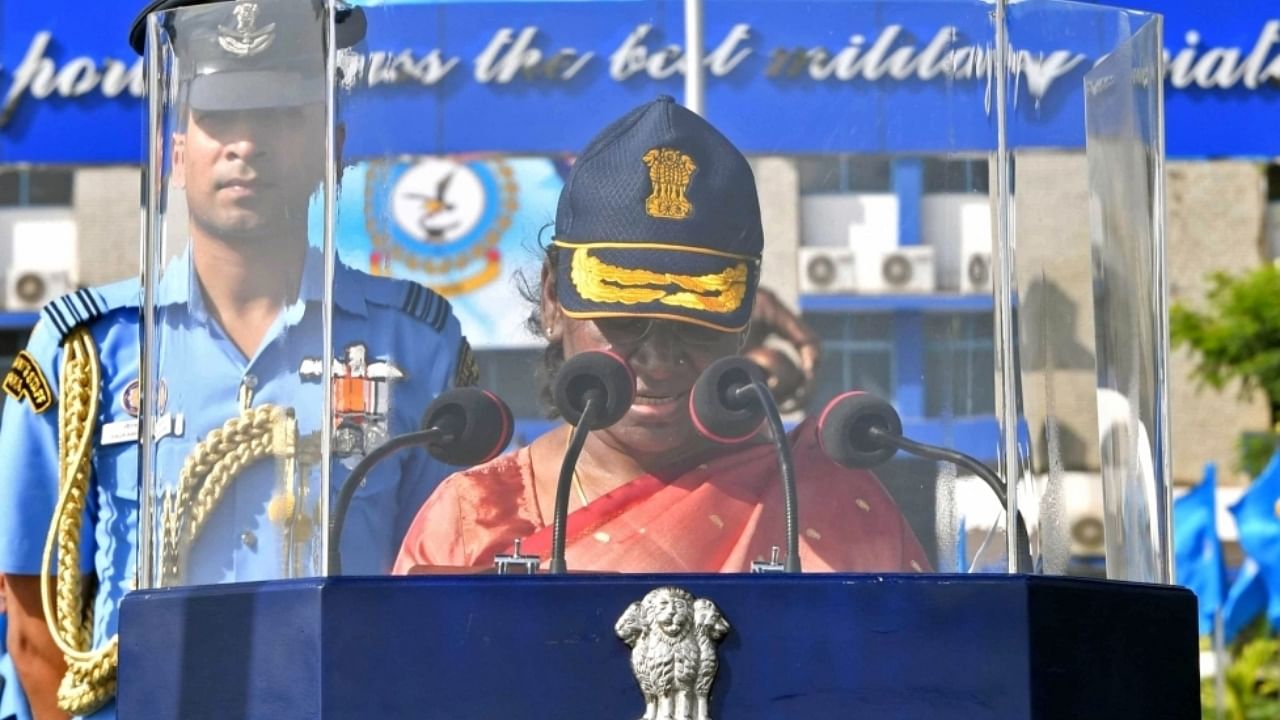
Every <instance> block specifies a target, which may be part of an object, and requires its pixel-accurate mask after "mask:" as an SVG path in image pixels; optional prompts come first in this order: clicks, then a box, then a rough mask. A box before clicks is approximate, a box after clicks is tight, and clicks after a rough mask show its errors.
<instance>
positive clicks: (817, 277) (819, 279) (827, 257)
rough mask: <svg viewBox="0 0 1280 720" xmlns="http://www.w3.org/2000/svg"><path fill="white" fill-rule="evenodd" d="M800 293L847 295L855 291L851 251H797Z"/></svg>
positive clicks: (819, 248) (855, 283) (815, 249)
mask: <svg viewBox="0 0 1280 720" xmlns="http://www.w3.org/2000/svg"><path fill="white" fill-rule="evenodd" d="M797 257H798V259H799V263H800V267H799V271H800V292H802V293H805V294H809V295H821V294H830V293H849V292H853V291H854V290H856V289H857V276H856V275H855V274H854V269H855V266H854V261H853V251H852V250H838V249H835V248H823V247H816V248H805V247H802V248H800V249H799V254H798V256H797Z"/></svg>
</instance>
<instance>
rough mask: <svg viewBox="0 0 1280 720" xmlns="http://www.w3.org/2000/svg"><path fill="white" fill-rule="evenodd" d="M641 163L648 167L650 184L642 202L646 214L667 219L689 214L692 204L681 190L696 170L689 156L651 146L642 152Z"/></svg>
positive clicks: (687, 184) (684, 216) (686, 187)
mask: <svg viewBox="0 0 1280 720" xmlns="http://www.w3.org/2000/svg"><path fill="white" fill-rule="evenodd" d="M644 164H645V165H647V166H648V167H649V182H651V183H652V184H653V194H651V195H650V196H649V197H648V198H646V199H645V201H644V210H645V212H646V213H648V214H649V217H655V218H666V219H668V220H684V219H685V218H687V217H689V215H690V213H692V212H693V204H692V203H690V202H689V198H687V197H685V196H684V193H685V191H686V190H688V189H689V179H690V178H692V177H693V173H694V172H695V171H697V169H698V166H697V165H694V164H693V159H692V158H690V157H689V156H688V155H685V154H684V153H682V152H680V151H679V150H673V149H671V148H654V149H652V150H650V151H649V152H647V153H645V154H644Z"/></svg>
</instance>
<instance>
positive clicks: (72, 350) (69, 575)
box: [40, 328, 120, 715]
mask: <svg viewBox="0 0 1280 720" xmlns="http://www.w3.org/2000/svg"><path fill="white" fill-rule="evenodd" d="M60 379H61V386H62V398H61V401H60V402H59V404H58V503H57V505H56V506H55V507H54V511H53V520H52V521H51V522H50V523H49V535H48V537H47V538H46V539H45V544H44V567H45V568H46V569H47V568H48V567H49V565H50V562H51V560H52V558H53V548H54V545H55V544H56V545H57V547H58V568H57V574H58V587H57V596H58V597H57V611H56V612H55V611H54V608H53V604H52V602H51V598H50V597H49V596H50V595H51V592H50V590H51V588H50V583H49V581H48V577H47V576H46V579H45V582H43V583H41V587H40V600H41V605H42V607H43V610H44V616H45V621H46V622H47V623H48V624H49V633H50V634H51V635H52V636H53V639H54V642H56V643H57V645H58V649H59V650H61V651H62V654H63V655H64V656H65V657H66V661H67V674H66V675H65V676H63V678H62V683H61V684H60V685H59V686H58V707H60V708H62V709H63V710H65V711H66V712H69V713H71V714H72V715H87V714H89V713H91V712H93V711H95V710H97V709H98V708H101V707H102V706H103V705H106V704H107V702H109V701H110V700H111V698H112V697H114V696H115V694H116V666H117V662H118V659H119V646H120V643H119V636H115V635H113V636H112V637H111V639H110V640H108V641H107V642H106V644H105V645H103V646H102V647H101V648H98V649H97V650H94V649H93V605H92V604H91V603H89V604H82V593H83V587H82V583H81V578H80V526H81V522H82V519H83V517H84V506H85V499H86V495H87V494H88V492H89V475H90V454H91V453H92V451H93V433H94V429H95V425H96V421H97V417H98V392H99V386H100V384H101V382H102V368H101V366H100V365H99V364H98V351H97V348H96V347H95V346H94V344H93V337H92V336H91V335H90V334H89V331H88V330H87V329H85V328H76V329H75V330H73V331H72V333H71V335H70V336H69V337H68V338H67V340H66V342H65V343H64V344H63V356H62V369H61V375H60Z"/></svg>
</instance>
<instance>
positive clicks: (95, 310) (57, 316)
mask: <svg viewBox="0 0 1280 720" xmlns="http://www.w3.org/2000/svg"><path fill="white" fill-rule="evenodd" d="M104 314H106V303H105V302H103V299H102V297H100V296H99V295H98V293H97V292H96V291H94V290H91V289H89V288H82V289H80V290H76V291H75V292H72V293H68V294H66V295H63V296H62V297H60V298H58V299H56V300H53V301H52V302H50V303H49V304H48V305H46V306H45V308H44V311H43V312H42V313H41V315H42V316H43V317H45V318H46V319H48V320H49V322H50V324H52V325H53V327H54V329H55V330H57V331H58V335H59V337H66V335H67V334H68V333H70V332H71V331H72V329H74V328H76V327H78V326H80V325H83V324H84V323H87V322H89V321H90V320H94V319H96V318H99V317H102V316H103V315H104Z"/></svg>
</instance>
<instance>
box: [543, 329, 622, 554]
mask: <svg viewBox="0 0 1280 720" xmlns="http://www.w3.org/2000/svg"><path fill="white" fill-rule="evenodd" d="M551 396H552V398H553V399H554V400H555V404H556V409H557V410H559V411H560V415H561V417H563V418H564V419H565V420H566V421H567V422H568V423H569V424H570V425H572V426H574V427H573V432H572V433H571V434H570V436H569V447H568V448H566V449H565V452H564V459H563V460H562V461H561V463H560V477H559V481H558V482H557V484H556V505H555V514H554V520H553V524H552V528H551V560H550V562H549V564H548V570H550V571H551V572H552V573H556V574H562V573H565V572H567V571H568V567H567V566H566V565H565V562H564V544H565V522H566V519H567V518H568V515H569V486H570V484H571V483H572V482H573V471H574V468H575V467H577V464H578V457H579V456H580V455H582V446H583V445H584V444H586V442H587V433H589V432H590V431H592V430H602V429H604V428H607V427H609V426H610V425H613V424H614V423H616V422H618V421H619V420H621V419H622V416H623V415H626V414H627V410H629V409H631V403H632V401H634V400H635V398H636V376H635V374H634V373H632V372H631V367H630V366H629V365H627V363H626V361H625V360H623V359H622V358H621V357H619V356H618V355H617V354H615V353H612V352H608V351H604V350H589V351H587V352H583V353H579V354H577V355H574V356H573V357H571V358H569V359H568V360H567V361H565V364H564V365H563V366H562V367H561V368H560V372H559V374H557V375H556V381H555V385H554V386H553V387H552V393H551Z"/></svg>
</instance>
